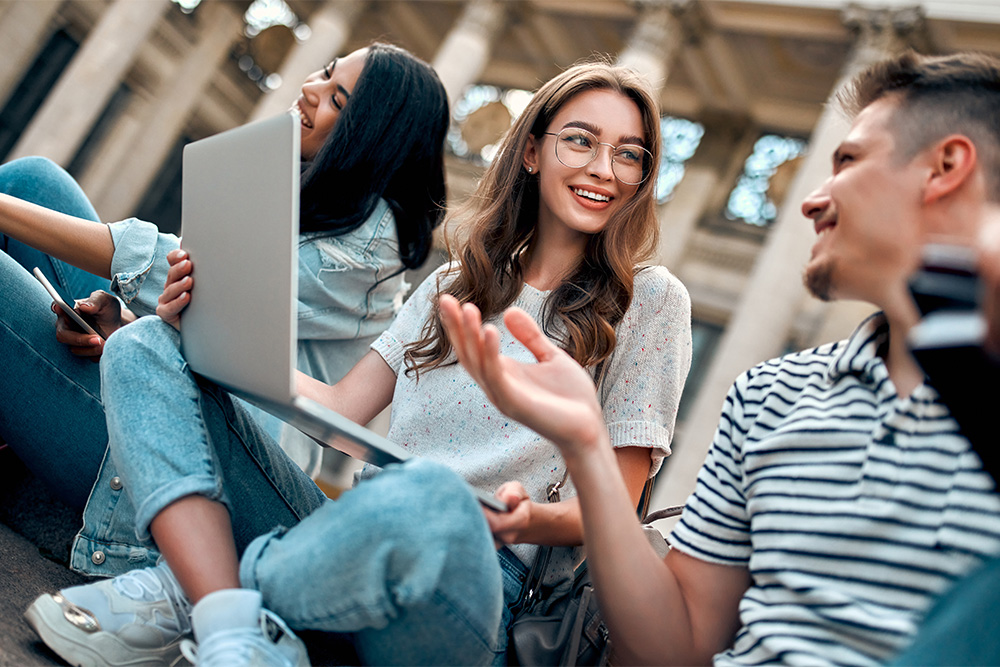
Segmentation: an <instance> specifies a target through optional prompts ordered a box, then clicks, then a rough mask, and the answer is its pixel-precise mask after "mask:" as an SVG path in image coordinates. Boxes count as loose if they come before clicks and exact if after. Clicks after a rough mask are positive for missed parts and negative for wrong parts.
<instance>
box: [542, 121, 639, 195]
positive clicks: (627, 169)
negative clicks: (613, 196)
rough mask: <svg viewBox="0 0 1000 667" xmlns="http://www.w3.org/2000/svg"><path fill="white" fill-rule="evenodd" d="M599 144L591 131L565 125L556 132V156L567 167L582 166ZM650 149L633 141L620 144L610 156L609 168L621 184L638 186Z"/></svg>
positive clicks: (591, 157) (591, 156) (594, 153)
mask: <svg viewBox="0 0 1000 667" xmlns="http://www.w3.org/2000/svg"><path fill="white" fill-rule="evenodd" d="M600 146H601V144H600V142H598V141H597V137H595V136H594V135H593V134H592V133H591V132H588V131H587V130H584V129H582V128H578V127H567V128H565V129H563V130H562V131H561V132H560V133H559V134H558V135H556V158H557V159H558V160H559V161H560V162H562V163H563V164H564V165H566V166H567V167H571V168H573V169H576V168H578V167H583V166H585V165H587V164H590V162H591V161H592V160H593V159H594V158H595V157H597V151H598V149H599V148H600ZM651 159H652V157H651V155H650V152H649V151H647V150H646V149H645V148H643V147H642V146H637V145H635V144H622V145H621V146H618V147H616V148H615V150H614V153H613V154H612V155H611V170H612V171H613V172H614V174H615V178H617V179H618V180H619V181H621V182H622V183H627V184H628V185H638V184H639V183H642V181H643V180H644V179H645V173H646V172H645V167H646V165H647V163H648V162H649V161H650V160H651Z"/></svg>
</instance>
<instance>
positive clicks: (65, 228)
mask: <svg viewBox="0 0 1000 667" xmlns="http://www.w3.org/2000/svg"><path fill="white" fill-rule="evenodd" d="M0 233H3V234H6V235H7V236H10V237H11V238H14V239H17V240H18V241H20V242H21V243H24V244H25V245H29V246H31V247H33V248H36V249H38V250H41V251H42V252H44V253H46V254H49V255H51V256H53V257H55V258H57V259H61V260H62V261H64V262H67V263H69V264H72V265H73V266H77V267H79V268H81V269H83V270H84V271H88V272H90V273H93V274H95V275H99V276H102V277H104V278H108V279H110V278H111V258H112V257H113V256H114V253H115V246H114V242H113V241H112V239H111V232H110V231H109V230H108V227H107V225H105V224H104V223H101V222H94V221H93V220H85V219H83V218H76V217H73V216H71V215H65V214H63V213H59V212H57V211H52V210H50V209H47V208H45V207H43V206H37V205H35V204H32V203H29V202H26V201H23V200H21V199H18V198H16V197H11V196H9V195H4V194H0Z"/></svg>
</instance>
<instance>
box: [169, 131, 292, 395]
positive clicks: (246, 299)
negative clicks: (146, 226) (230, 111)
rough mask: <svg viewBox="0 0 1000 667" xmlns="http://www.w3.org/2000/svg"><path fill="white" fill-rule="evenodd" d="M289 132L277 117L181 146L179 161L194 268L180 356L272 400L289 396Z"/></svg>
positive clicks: (225, 382)
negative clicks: (182, 354)
mask: <svg viewBox="0 0 1000 667" xmlns="http://www.w3.org/2000/svg"><path fill="white" fill-rule="evenodd" d="M299 131H300V130H299V121H298V119H297V118H295V117H293V116H292V115H291V114H282V115H281V116H278V117H275V118H269V119H266V120H262V121H259V122H255V123H251V124H249V125H243V126H241V127H237V128H234V129H232V130H228V131H226V132H222V133H220V134H216V135H213V136H211V137H208V138H206V139H202V140H200V141H196V142H194V143H191V144H188V145H187V146H185V147H184V158H183V180H182V183H183V186H182V187H183V189H182V204H181V235H182V238H181V247H183V248H184V249H185V250H186V251H188V253H190V256H191V261H192V262H193V263H194V270H193V272H192V278H193V279H194V286H193V289H192V297H193V298H192V299H191V304H190V305H189V306H188V307H187V308H186V309H185V310H184V312H183V315H182V321H181V323H182V326H181V347H182V350H183V352H184V356H185V357H186V358H187V360H188V362H189V363H190V364H191V368H192V369H193V370H194V371H195V372H197V373H199V374H201V375H204V376H205V377H207V378H209V379H211V380H213V381H214V382H216V383H218V384H220V385H222V386H223V387H226V388H229V389H235V390H239V391H242V392H246V393H250V394H254V395H257V396H260V397H262V398H265V399H268V400H271V401H275V402H288V401H290V400H291V397H292V396H293V393H294V390H295V387H294V382H295V379H294V373H293V370H294V368H295V355H296V341H297V338H298V336H297V324H298V322H297V313H296V312H295V310H293V309H295V308H297V305H298V270H297V266H296V264H297V260H298V256H297V255H298V253H297V250H298V247H297V245H296V243H297V242H298V231H299V170H300V164H299ZM248 267H249V268H250V269H251V270H247V269H248Z"/></svg>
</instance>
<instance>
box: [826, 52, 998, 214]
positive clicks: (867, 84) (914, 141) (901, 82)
mask: <svg viewBox="0 0 1000 667" xmlns="http://www.w3.org/2000/svg"><path fill="white" fill-rule="evenodd" d="M888 96H893V97H896V98H898V99H899V100H900V104H899V108H898V110H897V111H896V113H895V115H894V118H893V120H894V122H893V134H894V135H895V137H896V146H897V149H896V150H897V155H898V157H899V158H900V159H901V161H908V160H910V159H912V158H913V156H915V155H916V154H917V153H919V152H920V151H921V150H923V149H924V148H926V147H927V146H930V145H931V144H932V143H934V142H935V141H938V140H939V139H943V138H944V137H946V136H948V135H949V134H961V135H964V136H966V137H968V138H969V139H971V140H972V142H973V143H974V144H975V146H976V152H977V154H978V156H979V161H980V164H982V166H983V173H984V175H985V177H986V184H987V193H986V195H987V197H988V198H989V199H991V200H992V201H1000V60H998V59H996V58H994V57H992V56H987V55H984V54H978V53H956V54H952V55H947V56H922V55H919V54H917V53H914V52H913V51H909V52H907V53H904V54H903V55H901V56H898V57H896V58H891V59H889V60H883V61H881V62H878V63H876V64H874V65H872V66H871V67H869V68H868V69H866V70H865V71H863V72H862V73H861V74H859V75H857V76H856V77H855V78H854V80H853V81H851V83H850V84H848V85H847V86H846V87H844V88H843V89H842V90H841V91H840V92H839V93H838V94H837V99H838V102H839V103H840V105H841V107H842V108H843V109H844V111H846V112H847V114H848V115H850V116H851V117H854V116H857V114H858V113H860V112H861V110H862V109H864V108H865V107H867V106H868V105H870V104H872V103H873V102H875V101H877V100H880V99H882V98H884V97H888Z"/></svg>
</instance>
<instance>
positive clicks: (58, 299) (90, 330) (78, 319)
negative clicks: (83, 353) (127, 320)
mask: <svg viewBox="0 0 1000 667" xmlns="http://www.w3.org/2000/svg"><path fill="white" fill-rule="evenodd" d="M32 273H34V274H35V277H36V278H38V282H40V283H41V284H42V287H44V288H45V291H46V292H48V293H49V296H51V297H52V301H53V303H55V304H56V305H57V306H59V308H61V309H62V311H63V312H64V313H66V315H67V316H68V317H69V318H70V319H71V320H73V322H74V323H75V324H76V325H77V326H78V327H80V330H81V331H83V332H84V333H87V334H92V335H94V336H100V337H101V338H102V339H103V338H104V335H102V334H101V332H100V331H98V330H97V327H95V326H94V325H93V324H92V323H91V322H88V321H87V320H85V319H84V317H83V315H81V314H80V313H79V312H77V311H76V309H74V308H73V306H71V305H69V303H68V299H67V298H65V297H63V295H61V294H60V293H59V291H58V290H57V289H56V288H55V286H54V285H53V284H52V283H50V282H49V279H48V278H46V277H45V274H44V273H42V271H41V269H39V268H38V267H37V266H36V267H35V268H34V270H33V271H32Z"/></svg>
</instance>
